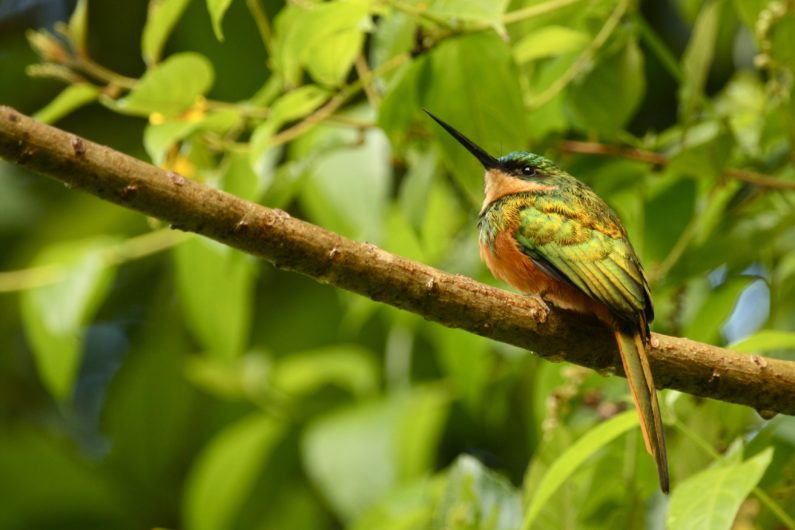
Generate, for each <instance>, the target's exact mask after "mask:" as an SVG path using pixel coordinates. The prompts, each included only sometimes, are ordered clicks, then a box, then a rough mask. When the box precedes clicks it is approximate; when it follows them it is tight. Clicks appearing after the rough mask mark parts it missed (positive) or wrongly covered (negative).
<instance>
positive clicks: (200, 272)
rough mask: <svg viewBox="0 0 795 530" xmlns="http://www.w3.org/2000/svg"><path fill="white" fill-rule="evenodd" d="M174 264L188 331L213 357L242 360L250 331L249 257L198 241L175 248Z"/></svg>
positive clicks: (251, 273)
mask: <svg viewBox="0 0 795 530" xmlns="http://www.w3.org/2000/svg"><path fill="white" fill-rule="evenodd" d="M174 259H175V262H176V276H177V278H176V279H177V287H178V289H179V295H180V299H181V301H182V307H183V309H184V311H185V320H186V323H187V325H188V328H189V329H190V330H191V331H192V332H193V334H194V336H195V337H196V338H197V339H198V340H199V342H200V343H201V345H202V346H203V347H204V348H206V350H207V352H208V353H209V354H210V355H211V356H214V357H218V358H222V359H230V358H233V357H237V356H238V355H240V354H242V353H243V350H244V348H245V347H246V345H247V341H248V334H249V331H250V329H251V310H252V298H251V297H252V286H253V282H254V280H255V272H256V269H255V267H254V263H253V262H252V259H251V257H250V256H247V255H245V254H243V253H241V252H238V251H236V250H232V249H230V248H229V247H225V246H223V245H220V244H219V243H216V242H214V241H210V240H208V239H203V238H198V237H197V238H193V239H190V240H188V241H186V242H185V243H183V244H181V245H180V246H178V247H177V248H176V249H175V250H174Z"/></svg>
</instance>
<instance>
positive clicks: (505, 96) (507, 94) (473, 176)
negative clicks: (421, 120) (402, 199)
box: [415, 32, 527, 205]
mask: <svg viewBox="0 0 795 530" xmlns="http://www.w3.org/2000/svg"><path fill="white" fill-rule="evenodd" d="M426 73H427V75H424V76H423V78H422V80H421V83H420V90H419V93H420V94H423V96H424V97H423V100H422V104H423V106H424V107H426V108H428V109H429V110H430V111H431V112H433V113H434V114H436V115H437V116H439V117H440V118H442V119H443V120H445V121H447V122H448V123H450V124H451V125H452V126H453V127H455V128H456V129H458V130H460V131H461V132H463V133H464V134H465V135H467V136H468V137H469V138H471V139H472V140H473V141H474V142H475V143H477V144H479V145H480V146H481V147H482V148H483V149H485V150H486V151H488V152H490V153H493V154H494V155H495V156H498V155H501V154H503V151H512V150H515V149H521V148H523V147H524V145H525V141H526V138H527V134H526V128H525V122H524V119H523V116H524V112H525V111H524V104H523V103H522V97H521V94H520V91H519V84H518V77H519V76H518V74H517V72H516V70H515V67H514V62H513V57H512V56H511V50H510V48H509V47H508V46H507V45H506V44H505V42H503V41H502V40H501V39H500V38H499V37H498V36H497V35H496V34H495V33H493V32H479V33H472V34H468V35H463V36H461V37H458V38H455V39H449V40H445V41H444V42H442V43H441V44H439V46H438V47H436V48H434V50H433V51H432V52H431V54H430V62H429V67H428V70H427V72H426ZM453 95H454V96H455V97H453ZM415 112H419V109H418V110H416V111H415ZM425 123H426V124H427V127H428V129H429V130H430V131H432V133H433V135H434V136H435V137H436V139H437V140H438V141H439V143H440V144H441V146H442V149H443V150H444V153H445V157H444V160H445V162H446V163H447V164H448V167H449V170H450V172H451V174H452V175H453V177H454V178H455V179H456V180H457V181H458V183H459V184H460V185H461V187H462V188H463V189H464V190H465V191H466V192H467V195H468V197H469V198H470V199H471V201H472V203H473V204H478V205H479V204H480V202H481V200H482V197H481V196H482V194H483V167H482V166H481V165H480V163H478V161H477V160H475V158H474V157H473V156H472V155H471V154H470V153H469V152H467V150H466V149H464V148H463V147H461V144H459V143H458V142H457V141H455V139H453V138H452V137H450V135H449V134H447V133H446V132H445V131H444V130H443V129H442V128H441V127H439V126H438V125H436V124H435V123H433V122H432V121H431V120H430V118H425Z"/></svg>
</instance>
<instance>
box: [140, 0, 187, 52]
mask: <svg viewBox="0 0 795 530" xmlns="http://www.w3.org/2000/svg"><path fill="white" fill-rule="evenodd" d="M189 2H190V0H149V11H148V13H147V16H146V25H144V30H143V33H142V34H141V56H142V57H143V59H144V62H145V63H146V64H147V66H152V65H154V64H155V63H157V62H158V61H160V56H161V54H162V53H163V46H165V44H166V41H167V40H168V36H169V35H170V34H171V31H172V30H173V29H174V26H175V25H176V24H177V22H178V21H179V19H180V17H181V16H182V13H183V12H184V11H185V8H186V7H187V6H188V3H189Z"/></svg>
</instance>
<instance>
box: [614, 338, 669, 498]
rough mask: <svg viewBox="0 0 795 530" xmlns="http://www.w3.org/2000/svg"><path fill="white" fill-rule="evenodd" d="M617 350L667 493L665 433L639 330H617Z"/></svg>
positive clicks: (661, 483)
mask: <svg viewBox="0 0 795 530" xmlns="http://www.w3.org/2000/svg"><path fill="white" fill-rule="evenodd" d="M615 333H616V341H617V342H618V350H619V352H620V353H621V362H622V363H623V365H624V373H625V374H626V375H627V381H628V382H629V388H630V390H631V391H632V398H633V399H634V401H635V407H636V408H637V409H638V415H640V427H641V431H642V432H643V440H644V441H645V442H646V450H647V451H648V452H649V454H650V455H651V456H652V457H653V458H654V462H655V463H656V464H657V473H658V474H659V477H660V488H661V489H662V490H663V492H665V493H668V487H669V485H668V457H667V455H666V449H665V432H664V431H663V425H662V418H661V417H660V405H659V403H658V402H657V392H656V391H655V388H654V380H653V379H652V375H651V368H649V361H648V359H647V358H646V345H645V343H644V341H643V337H642V336H641V334H640V333H635V334H634V335H630V334H627V333H622V332H621V331H616V332H615Z"/></svg>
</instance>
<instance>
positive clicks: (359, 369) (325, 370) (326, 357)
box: [272, 344, 379, 397]
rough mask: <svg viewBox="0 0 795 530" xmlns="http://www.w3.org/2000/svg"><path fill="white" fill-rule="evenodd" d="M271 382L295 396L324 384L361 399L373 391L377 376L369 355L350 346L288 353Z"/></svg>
mask: <svg viewBox="0 0 795 530" xmlns="http://www.w3.org/2000/svg"><path fill="white" fill-rule="evenodd" d="M272 379H273V384H274V385H275V386H276V387H277V388H278V389H279V390H280V391H282V392H284V393H286V394H288V395H290V396H294V397H295V396H302V395H306V394H310V393H312V392H315V391H317V390H318V389H320V388H321V387H323V386H324V385H327V384H334V385H336V386H339V387H341V388H344V389H345V390H348V391H349V392H350V393H351V394H353V395H354V396H357V397H363V396H367V395H371V394H373V393H374V392H375V390H376V389H377V387H378V380H379V373H378V366H377V365H376V363H375V359H374V357H373V355H372V353H371V352H369V351H368V350H366V349H364V348H362V347H361V346H358V345H354V344H351V345H342V346H329V347H327V348H321V349H318V350H309V351H303V352H299V353H293V354H290V355H288V356H286V357H284V358H283V359H281V360H279V362H278V363H276V366H274V368H273V375H272Z"/></svg>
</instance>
